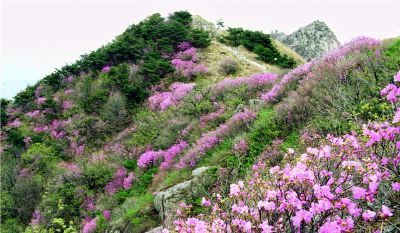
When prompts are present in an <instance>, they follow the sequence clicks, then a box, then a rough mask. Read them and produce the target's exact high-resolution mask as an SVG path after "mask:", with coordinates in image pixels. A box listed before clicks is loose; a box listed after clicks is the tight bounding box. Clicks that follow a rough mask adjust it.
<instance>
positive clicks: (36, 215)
mask: <svg viewBox="0 0 400 233" xmlns="http://www.w3.org/2000/svg"><path fill="white" fill-rule="evenodd" d="M41 219H42V213H40V211H39V210H37V209H36V210H35V211H33V213H32V220H31V225H32V226H37V225H39V223H40V220H41Z"/></svg>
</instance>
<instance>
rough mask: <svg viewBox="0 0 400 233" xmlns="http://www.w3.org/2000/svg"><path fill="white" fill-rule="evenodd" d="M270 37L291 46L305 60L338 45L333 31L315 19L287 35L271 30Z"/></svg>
mask: <svg viewBox="0 0 400 233" xmlns="http://www.w3.org/2000/svg"><path fill="white" fill-rule="evenodd" d="M271 37H273V38H275V39H276V40H278V41H280V42H282V43H283V44H285V45H287V46H288V47H290V48H292V49H293V50H295V51H296V52H297V53H298V54H300V55H301V56H302V57H304V58H305V59H306V60H311V59H313V58H316V57H321V56H322V55H323V54H325V53H327V52H329V51H331V50H334V49H336V48H338V47H339V45H340V43H339V41H338V40H337V38H336V36H335V34H334V32H333V31H332V30H331V29H330V28H329V27H328V25H326V23H325V22H323V21H320V20H315V21H313V22H311V23H310V24H308V25H306V26H304V27H301V28H299V29H297V30H296V31H294V32H293V33H291V34H289V35H286V34H285V33H282V32H278V31H273V32H272V33H271Z"/></svg>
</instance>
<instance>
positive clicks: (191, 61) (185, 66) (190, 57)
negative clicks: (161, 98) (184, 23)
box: [171, 42, 208, 78]
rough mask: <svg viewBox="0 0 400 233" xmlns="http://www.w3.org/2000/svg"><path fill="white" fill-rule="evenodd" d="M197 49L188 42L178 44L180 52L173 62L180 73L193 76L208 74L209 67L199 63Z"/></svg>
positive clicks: (184, 75)
mask: <svg viewBox="0 0 400 233" xmlns="http://www.w3.org/2000/svg"><path fill="white" fill-rule="evenodd" d="M196 55H197V49H196V48H194V47H192V46H191V45H190V44H189V43H188V42H182V43H181V44H180V45H178V52H177V53H176V54H175V55H174V57H173V59H172V61H171V63H172V65H173V66H174V67H175V70H176V72H177V74H178V75H180V76H183V77H185V78H191V77H193V76H196V75H206V74H207V73H208V68H207V67H206V65H204V64H202V63H200V64H198V63H197V57H196Z"/></svg>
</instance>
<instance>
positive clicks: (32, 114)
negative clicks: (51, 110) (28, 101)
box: [25, 110, 40, 118]
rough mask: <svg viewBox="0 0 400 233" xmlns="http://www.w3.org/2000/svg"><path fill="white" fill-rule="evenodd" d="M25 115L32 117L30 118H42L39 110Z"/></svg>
mask: <svg viewBox="0 0 400 233" xmlns="http://www.w3.org/2000/svg"><path fill="white" fill-rule="evenodd" d="M25 115H26V116H28V117H30V118H37V117H39V116H40V111H39V110H34V111H32V112H27V113H26V114H25Z"/></svg>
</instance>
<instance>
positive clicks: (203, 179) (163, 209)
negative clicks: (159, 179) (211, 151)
mask: <svg viewBox="0 0 400 233" xmlns="http://www.w3.org/2000/svg"><path fill="white" fill-rule="evenodd" d="M215 170H216V168H213V167H200V168H197V169H195V170H193V171H192V178H191V179H190V180H187V181H185V182H182V183H179V184H176V185H174V186H172V187H170V188H167V189H165V190H162V191H160V192H158V193H157V195H156V197H155V200H154V205H155V207H156V209H157V210H158V212H159V214H160V219H161V220H162V221H163V223H164V225H165V226H168V227H171V226H172V224H173V220H174V219H175V215H176V210H177V209H178V207H179V204H180V203H181V202H185V203H190V201H191V200H193V199H195V198H198V197H201V196H203V195H204V194H205V191H206V190H207V188H208V187H209V186H211V185H212V184H214V182H215V179H216V177H215V172H214V171H215Z"/></svg>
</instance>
